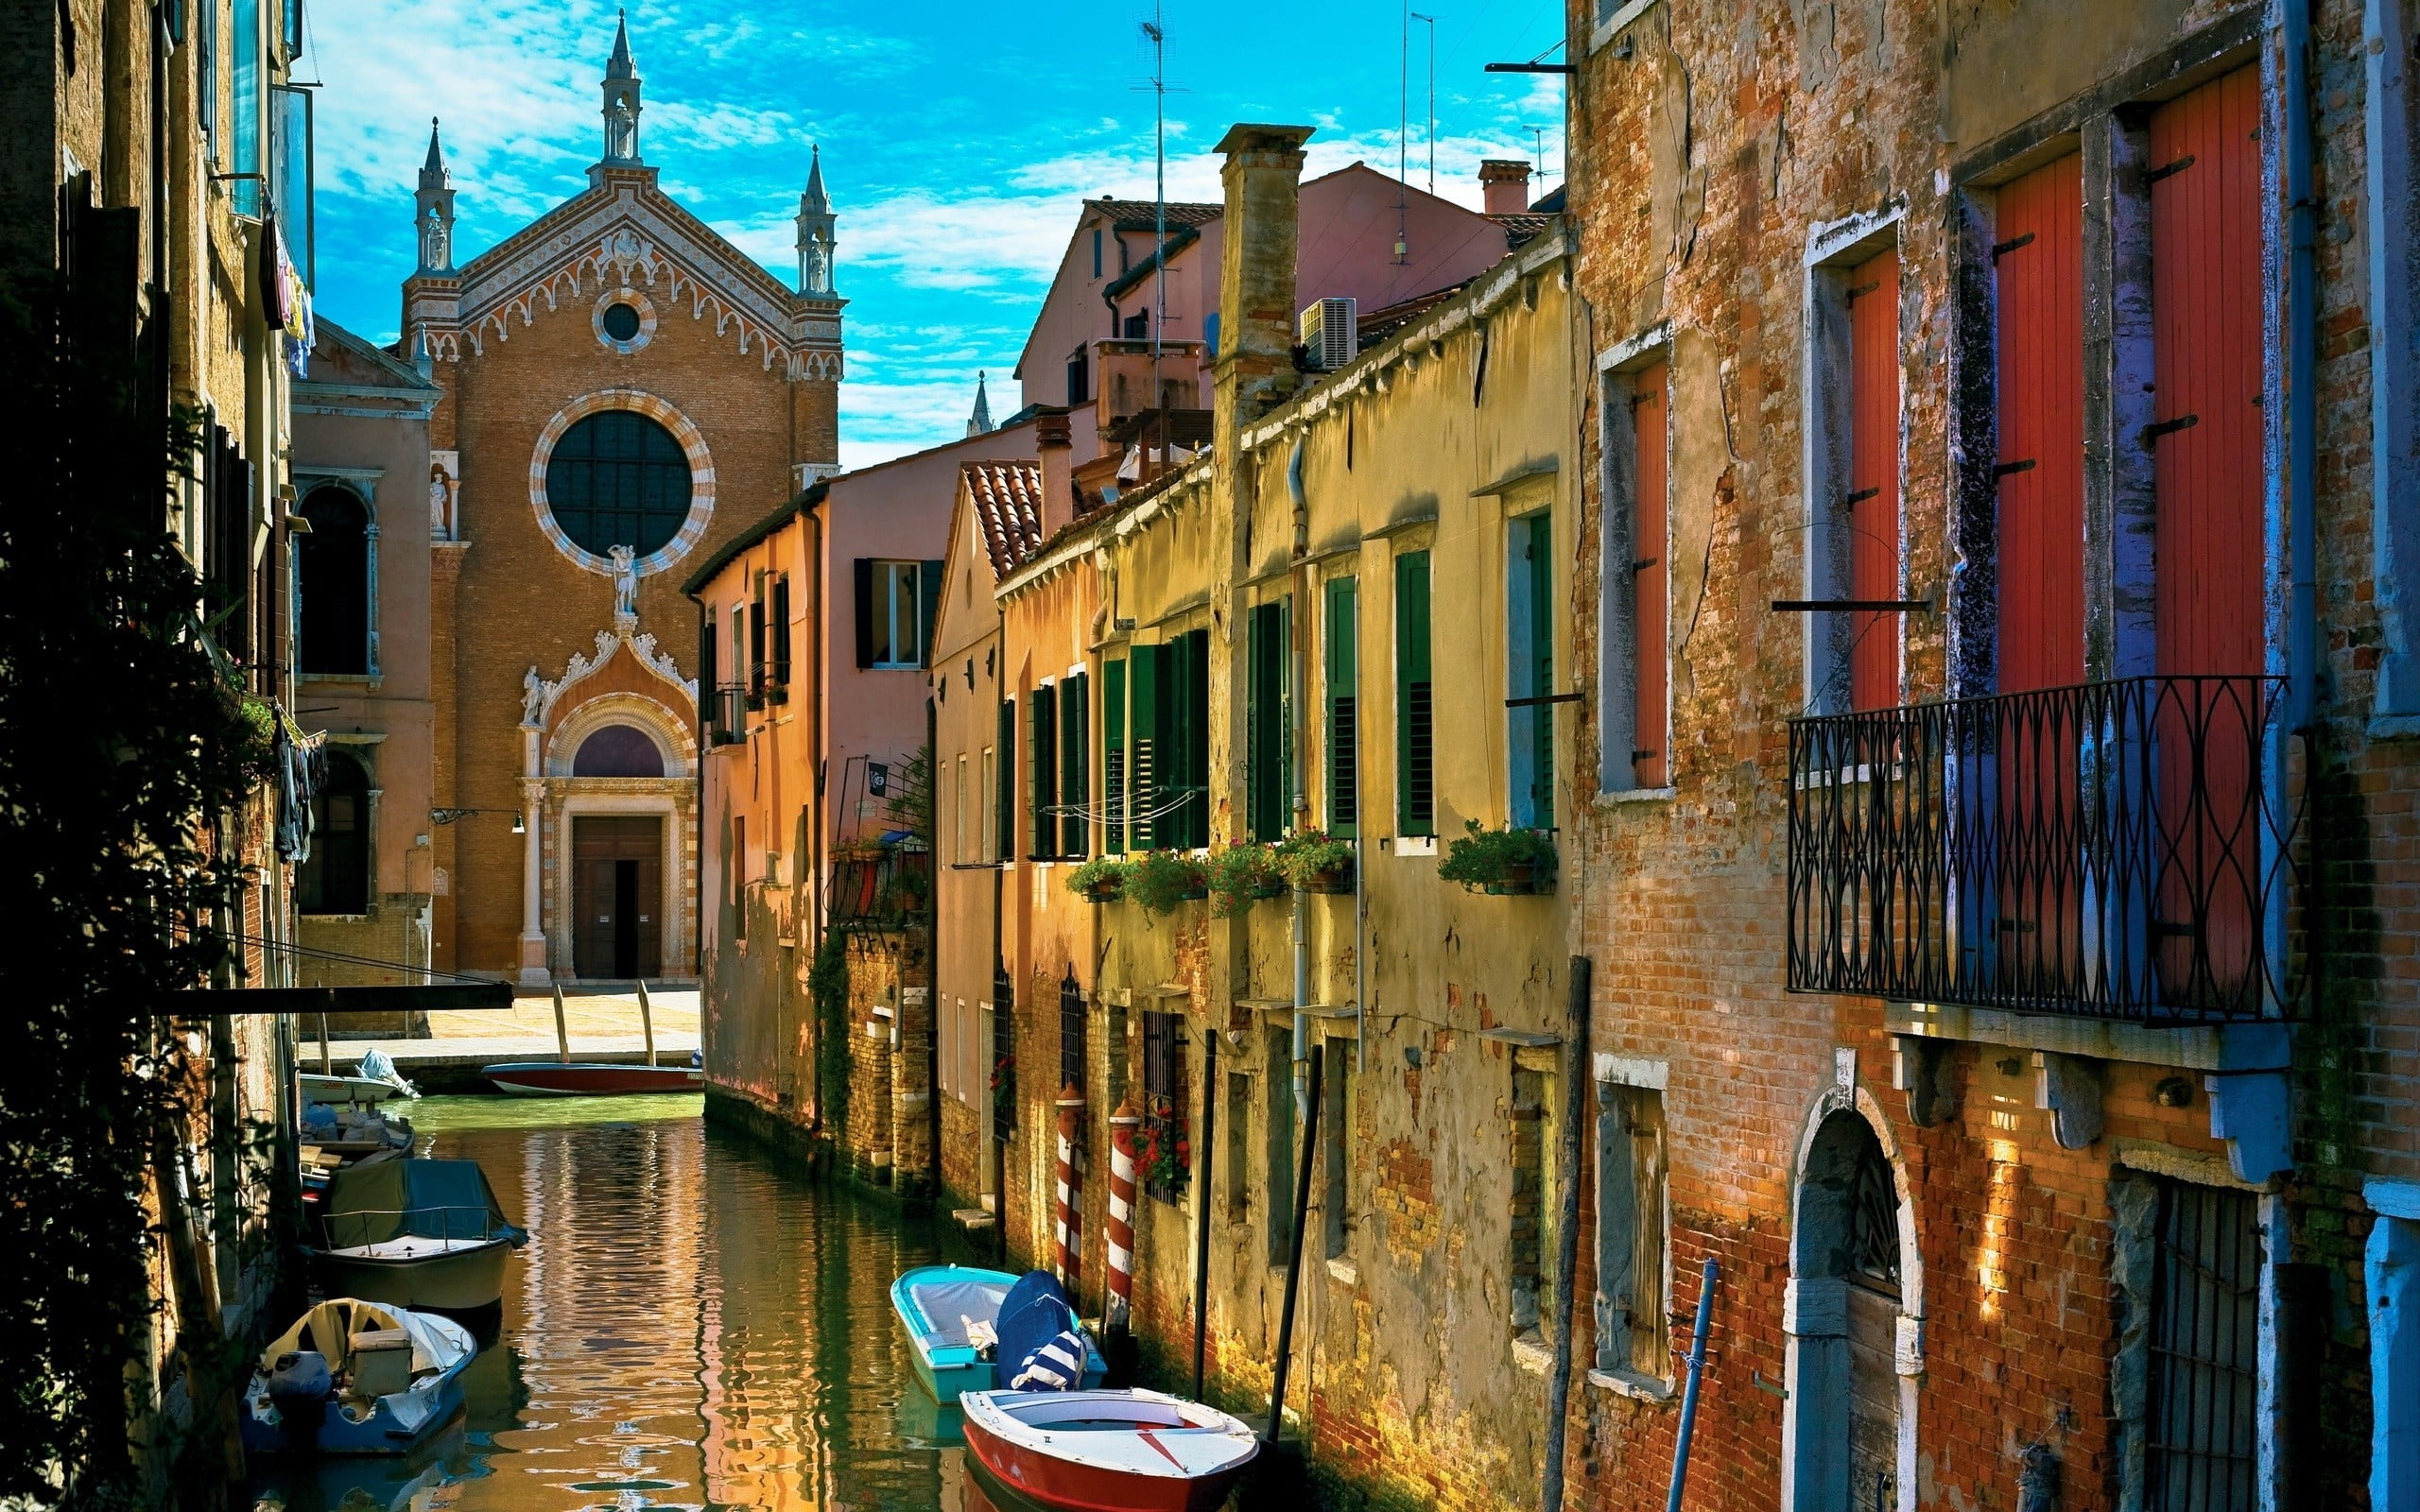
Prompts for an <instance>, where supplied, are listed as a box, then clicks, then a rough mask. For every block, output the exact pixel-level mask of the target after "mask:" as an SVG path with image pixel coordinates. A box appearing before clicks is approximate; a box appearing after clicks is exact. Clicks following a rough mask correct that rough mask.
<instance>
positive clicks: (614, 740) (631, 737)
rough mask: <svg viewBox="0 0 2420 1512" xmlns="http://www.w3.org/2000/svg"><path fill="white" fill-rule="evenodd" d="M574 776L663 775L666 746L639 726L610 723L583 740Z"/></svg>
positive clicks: (575, 760)
mask: <svg viewBox="0 0 2420 1512" xmlns="http://www.w3.org/2000/svg"><path fill="white" fill-rule="evenodd" d="M571 775H572V776H574V777H662V776H663V775H664V751H663V748H662V747H659V746H657V745H656V743H655V742H654V741H653V740H651V739H649V738H648V733H647V731H646V730H641V729H639V728H638V727H637V726H635V725H607V726H605V727H604V728H603V729H601V730H596V731H595V732H594V733H592V734H591V735H590V736H589V737H588V738H587V739H586V740H583V741H581V742H580V743H579V753H578V754H576V755H574V756H573V757H572V759H571Z"/></svg>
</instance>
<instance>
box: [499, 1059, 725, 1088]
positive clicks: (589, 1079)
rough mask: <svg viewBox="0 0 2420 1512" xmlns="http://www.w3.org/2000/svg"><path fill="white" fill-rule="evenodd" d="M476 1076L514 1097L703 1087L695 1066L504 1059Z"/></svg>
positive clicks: (701, 1070)
mask: <svg viewBox="0 0 2420 1512" xmlns="http://www.w3.org/2000/svg"><path fill="white" fill-rule="evenodd" d="M479 1074H481V1075H483V1076H485V1077H487V1079H488V1080H490V1081H492V1082H493V1083H495V1085H496V1089H497V1091H504V1092H510V1094H512V1095H513V1096H515V1097H614V1096H624V1095H628V1094H631V1093H634V1092H691V1091H698V1090H699V1089H700V1087H702V1086H704V1085H705V1080H706V1073H705V1070H704V1068H702V1067H699V1066H640V1065H628V1066H599V1065H586V1064H579V1063H575V1062H566V1061H561V1060H506V1061H498V1062H497V1063H496V1064H494V1065H493V1066H482V1067H480V1068H479Z"/></svg>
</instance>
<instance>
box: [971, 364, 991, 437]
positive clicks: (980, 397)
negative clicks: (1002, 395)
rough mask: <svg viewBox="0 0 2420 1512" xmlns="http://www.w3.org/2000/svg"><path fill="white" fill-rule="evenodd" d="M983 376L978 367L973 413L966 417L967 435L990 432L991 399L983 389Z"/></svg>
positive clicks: (982, 434)
mask: <svg viewBox="0 0 2420 1512" xmlns="http://www.w3.org/2000/svg"><path fill="white" fill-rule="evenodd" d="M984 377H985V374H984V373H983V372H982V370H981V369H977V371H976V374H975V413H974V414H972V415H969V416H967V417H966V434H967V435H969V436H984V435H988V434H990V432H991V430H992V399H991V396H990V395H989V394H986V393H985V392H984V391H983V380H984Z"/></svg>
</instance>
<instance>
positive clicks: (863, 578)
mask: <svg viewBox="0 0 2420 1512" xmlns="http://www.w3.org/2000/svg"><path fill="white" fill-rule="evenodd" d="M856 572H857V665H859V666H861V667H870V666H872V665H873V609H874V604H873V558H871V557H859V558H857V559H856Z"/></svg>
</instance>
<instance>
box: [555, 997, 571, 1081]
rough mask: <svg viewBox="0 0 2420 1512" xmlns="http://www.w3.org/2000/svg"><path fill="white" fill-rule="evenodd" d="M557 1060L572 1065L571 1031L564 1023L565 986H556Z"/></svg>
mask: <svg viewBox="0 0 2420 1512" xmlns="http://www.w3.org/2000/svg"><path fill="white" fill-rule="evenodd" d="M555 1058H556V1059H558V1060H560V1061H562V1063H563V1064H564V1065H566V1066H568V1065H570V1064H571V1030H570V1028H569V1027H567V1026H566V1025H565V1024H564V1022H563V985H562V983H561V982H558V983H556V984H555Z"/></svg>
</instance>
